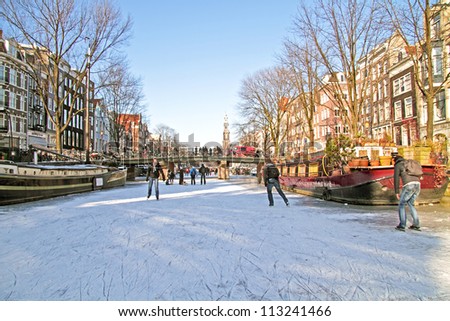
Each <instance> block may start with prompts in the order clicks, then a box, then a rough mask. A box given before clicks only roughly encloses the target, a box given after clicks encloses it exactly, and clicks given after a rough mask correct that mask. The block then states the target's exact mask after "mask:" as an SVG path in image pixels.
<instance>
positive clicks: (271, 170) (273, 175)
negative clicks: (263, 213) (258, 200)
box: [264, 163, 289, 206]
mask: <svg viewBox="0 0 450 321" xmlns="http://www.w3.org/2000/svg"><path fill="white" fill-rule="evenodd" d="M279 176H280V171H279V170H278V168H277V167H276V166H275V165H274V164H272V163H268V164H267V165H266V167H265V168H264V185H265V186H266V187H267V197H268V198H269V206H273V195H272V188H273V187H275V188H276V190H277V191H278V194H280V196H281V197H282V198H283V200H284V203H285V204H286V206H289V201H288V199H287V197H286V195H284V193H283V190H282V189H281V187H280V182H279V180H278V177H279Z"/></svg>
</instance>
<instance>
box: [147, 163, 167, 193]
mask: <svg viewBox="0 0 450 321" xmlns="http://www.w3.org/2000/svg"><path fill="white" fill-rule="evenodd" d="M160 176H161V177H162V179H163V180H165V177H164V172H163V170H162V167H161V165H160V164H159V162H158V161H157V160H156V159H154V160H153V164H150V165H149V166H148V169H147V177H146V178H145V180H146V181H147V182H148V193H147V199H149V198H150V196H151V195H152V188H153V185H155V195H156V199H157V200H159V177H160Z"/></svg>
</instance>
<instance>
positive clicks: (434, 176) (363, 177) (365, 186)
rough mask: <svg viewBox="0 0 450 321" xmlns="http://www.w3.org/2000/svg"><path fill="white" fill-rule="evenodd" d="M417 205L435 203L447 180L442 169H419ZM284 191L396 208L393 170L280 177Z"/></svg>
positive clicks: (363, 169)
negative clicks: (421, 173)
mask: <svg viewBox="0 0 450 321" xmlns="http://www.w3.org/2000/svg"><path fill="white" fill-rule="evenodd" d="M422 169H423V172H424V175H423V177H422V180H421V192H420V195H419V197H418V199H417V203H419V204H429V203H439V202H440V200H441V199H442V197H443V196H444V193H445V191H446V189H447V186H448V183H449V180H448V177H447V175H446V174H445V166H443V165H435V164H430V165H422ZM280 183H281V185H282V186H283V187H284V188H285V189H288V190H291V191H294V192H297V193H300V194H303V195H308V196H313V197H318V198H323V199H324V200H330V201H336V202H342V203H348V204H360V205H396V204H398V200H397V198H396V196H395V193H394V166H392V165H390V166H350V167H349V168H348V172H346V173H343V174H340V175H332V176H318V175H317V176H315V175H313V176H289V175H283V176H281V177H280Z"/></svg>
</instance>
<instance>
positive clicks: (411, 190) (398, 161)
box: [392, 153, 420, 231]
mask: <svg viewBox="0 0 450 321" xmlns="http://www.w3.org/2000/svg"><path fill="white" fill-rule="evenodd" d="M392 157H393V159H394V161H395V166H394V191H395V196H396V197H397V199H398V200H399V202H398V216H399V220H400V223H399V224H398V225H397V226H396V227H395V228H396V229H397V230H399V231H405V228H406V205H408V207H409V211H410V214H411V216H412V219H413V223H412V225H411V226H410V227H409V228H410V229H413V230H417V231H419V230H420V222H419V215H418V214H417V210H416V207H415V206H414V202H415V201H416V199H417V197H418V196H419V194H420V177H418V176H412V175H409V174H408V172H407V171H406V169H405V159H404V158H403V157H402V156H400V155H398V153H392ZM400 179H401V180H402V183H403V187H402V190H401V193H400Z"/></svg>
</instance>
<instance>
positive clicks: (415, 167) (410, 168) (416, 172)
mask: <svg viewBox="0 0 450 321" xmlns="http://www.w3.org/2000/svg"><path fill="white" fill-rule="evenodd" d="M405 171H406V173H407V174H408V175H409V176H417V177H421V176H422V175H423V170H422V165H420V163H419V162H418V161H416V160H414V159H405Z"/></svg>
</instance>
